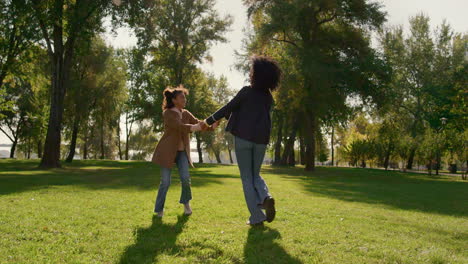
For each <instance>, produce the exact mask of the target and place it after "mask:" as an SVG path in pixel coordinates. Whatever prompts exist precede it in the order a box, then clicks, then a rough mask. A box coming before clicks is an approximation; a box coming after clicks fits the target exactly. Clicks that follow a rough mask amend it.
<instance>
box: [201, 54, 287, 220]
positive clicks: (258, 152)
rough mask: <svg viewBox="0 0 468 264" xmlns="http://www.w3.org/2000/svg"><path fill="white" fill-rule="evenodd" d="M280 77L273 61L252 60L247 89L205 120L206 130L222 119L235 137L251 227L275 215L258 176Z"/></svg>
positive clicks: (262, 57) (260, 58) (271, 199)
mask: <svg viewBox="0 0 468 264" xmlns="http://www.w3.org/2000/svg"><path fill="white" fill-rule="evenodd" d="M280 77H281V70H280V68H279V67H278V64H277V63H276V62H275V61H274V60H272V59H270V58H268V57H264V56H254V57H253V58H252V65H251V68H250V86H245V87H243V88H242V89H241V90H240V91H239V92H238V93H237V95H236V96H235V97H234V98H233V99H232V100H231V101H230V102H229V103H227V104H226V105H225V106H223V107H222V108H221V109H219V110H218V111H217V112H216V113H214V114H213V115H211V116H210V117H208V118H207V119H206V120H204V122H205V123H206V125H208V126H209V125H212V124H214V123H216V122H219V121H218V120H220V119H221V118H223V117H224V118H226V119H229V122H228V124H227V126H226V131H229V132H231V134H233V135H234V148H235V153H236V158H237V164H238V166H239V171H240V176H241V179H242V187H243V189H244V196H245V201H246V202H247V207H248V209H249V211H250V218H249V221H248V222H247V224H250V225H263V222H264V221H265V220H266V221H268V222H271V221H273V219H274V218H275V214H276V211H275V200H274V199H273V198H272V197H271V195H270V193H269V191H268V187H267V185H266V183H265V181H264V180H263V178H262V177H261V176H260V167H261V166H262V162H263V158H264V156H265V150H266V147H267V145H268V143H269V140H270V131H271V117H270V109H271V105H272V104H273V96H272V94H271V92H272V91H274V90H275V89H276V88H277V87H278V84H279V80H280ZM262 209H265V212H266V215H265V213H264V212H263V211H262Z"/></svg>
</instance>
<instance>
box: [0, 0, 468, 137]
mask: <svg viewBox="0 0 468 264" xmlns="http://www.w3.org/2000/svg"><path fill="white" fill-rule="evenodd" d="M123 1H126V0H123ZM378 2H380V3H382V4H383V6H384V7H383V9H384V10H385V11H386V12H387V13H388V15H387V24H388V25H403V26H404V29H405V30H408V26H409V23H408V19H409V17H410V16H414V15H416V14H418V13H420V12H422V13H424V14H425V15H427V16H429V17H430V19H431V20H430V23H431V27H432V29H433V30H434V29H435V28H436V26H437V25H440V24H441V23H442V21H443V19H446V20H447V22H448V23H449V24H450V25H451V26H452V28H453V30H454V31H455V32H465V33H466V32H468V16H467V15H466V10H468V1H466V0H465V1H463V0H444V1H440V0H380V1H378ZM215 8H216V9H217V10H218V12H219V13H220V14H221V15H222V16H224V15H226V14H230V15H232V16H233V18H234V23H233V25H232V26H231V30H230V31H229V32H227V33H226V35H225V36H226V38H227V42H226V43H218V44H216V45H214V46H213V47H212V48H211V49H210V51H209V52H210V55H211V56H212V57H213V62H212V63H209V62H206V63H204V64H203V65H201V67H202V68H203V69H204V70H205V71H208V72H212V73H214V74H215V75H216V76H218V77H219V76H221V75H224V76H226V78H227V80H228V83H229V85H230V87H231V88H232V89H234V90H239V89H240V88H242V86H243V85H244V84H246V76H244V75H243V74H242V73H240V72H238V71H236V70H235V69H234V68H233V64H234V63H235V59H236V58H235V56H234V51H235V50H238V51H241V48H242V46H241V43H242V39H243V36H244V33H243V29H244V28H245V27H246V26H247V25H248V20H247V14H246V8H245V7H244V6H243V5H242V1H241V0H217V3H216V6H215ZM105 37H106V40H107V43H108V44H110V45H113V46H114V47H118V48H125V47H131V46H133V45H135V43H136V38H135V37H134V36H133V35H132V33H131V31H130V30H129V29H125V28H122V29H119V30H117V35H112V34H111V33H110V32H107V33H106V34H105ZM10 143H11V142H10V140H8V138H7V137H6V136H5V135H4V134H3V133H1V134H0V144H10Z"/></svg>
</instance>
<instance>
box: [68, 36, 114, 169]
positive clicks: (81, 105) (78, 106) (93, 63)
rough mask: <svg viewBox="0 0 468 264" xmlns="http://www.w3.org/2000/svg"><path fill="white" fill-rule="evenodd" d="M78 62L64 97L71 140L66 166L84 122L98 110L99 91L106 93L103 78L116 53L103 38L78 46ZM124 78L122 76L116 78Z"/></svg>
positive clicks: (72, 71)
mask: <svg viewBox="0 0 468 264" xmlns="http://www.w3.org/2000/svg"><path fill="white" fill-rule="evenodd" d="M75 53H76V54H77V58H76V59H75V61H74V63H73V65H72V70H71V77H70V78H71V82H70V86H69V90H68V93H67V95H66V96H65V122H64V127H65V130H68V131H69V133H67V134H66V135H67V137H68V138H67V139H69V140H70V149H69V151H68V155H67V158H66V162H72V160H73V158H74V155H75V149H76V145H77V140H78V138H79V132H80V128H81V127H82V122H83V121H84V120H86V119H87V118H88V116H89V115H90V113H91V112H92V111H93V110H94V109H95V107H96V104H97V101H98V98H97V96H100V95H101V94H100V90H101V89H103V87H102V86H101V85H102V83H100V82H99V80H100V78H101V77H102V76H103V75H104V74H105V72H106V70H108V68H109V67H112V66H113V64H112V60H111V57H112V56H115V55H114V54H113V50H112V49H111V48H109V47H107V46H106V44H105V43H104V40H103V39H101V38H100V37H95V38H93V39H92V40H91V41H90V42H82V43H79V45H77V49H76V51H75ZM118 77H121V74H119V75H117V76H116V78H118Z"/></svg>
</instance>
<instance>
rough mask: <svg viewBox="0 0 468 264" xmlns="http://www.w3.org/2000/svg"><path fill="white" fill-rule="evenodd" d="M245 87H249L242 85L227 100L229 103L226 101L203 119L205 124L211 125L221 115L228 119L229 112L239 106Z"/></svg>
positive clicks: (245, 90)
mask: <svg viewBox="0 0 468 264" xmlns="http://www.w3.org/2000/svg"><path fill="white" fill-rule="evenodd" d="M247 89H249V87H247V86H245V87H243V88H242V89H241V90H240V91H239V92H238V93H237V94H236V96H234V98H232V100H231V101H229V103H227V104H226V105H225V106H223V107H221V108H220V109H219V110H218V111H216V112H215V113H214V114H212V115H211V116H209V117H208V118H207V119H205V122H206V124H207V125H209V126H211V125H212V124H213V123H214V122H216V121H218V120H220V119H221V118H223V117H224V118H226V119H229V117H230V116H231V113H232V112H233V111H234V110H236V109H237V108H238V107H239V105H240V104H241V102H242V100H243V99H244V97H245V94H246V92H247Z"/></svg>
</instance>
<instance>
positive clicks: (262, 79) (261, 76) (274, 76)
mask: <svg viewBox="0 0 468 264" xmlns="http://www.w3.org/2000/svg"><path fill="white" fill-rule="evenodd" d="M251 61H252V65H251V66H250V85H251V86H252V87H253V88H257V89H262V90H270V91H274V90H276V88H278V85H279V82H280V79H281V69H280V68H279V66H278V63H277V62H276V61H275V60H273V59H272V58H269V57H266V56H256V55H255V56H253V57H252V59H251Z"/></svg>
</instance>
